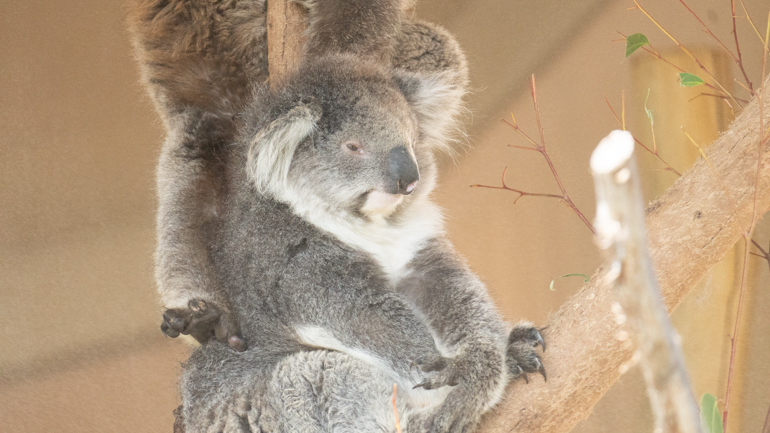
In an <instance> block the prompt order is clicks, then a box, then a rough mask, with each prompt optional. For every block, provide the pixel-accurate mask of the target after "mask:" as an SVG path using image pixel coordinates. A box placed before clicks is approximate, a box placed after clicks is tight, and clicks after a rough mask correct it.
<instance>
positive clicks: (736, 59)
mask: <svg viewBox="0 0 770 433" xmlns="http://www.w3.org/2000/svg"><path fill="white" fill-rule="evenodd" d="M679 3H681V4H682V6H684V7H685V9H687V11H688V12H690V14H692V16H693V17H695V19H696V20H697V21H698V22H699V23H700V25H701V26H702V27H703V28H704V29H705V30H706V33H708V34H709V35H710V36H711V37H712V38H714V40H715V41H717V43H718V44H719V45H720V46H721V47H722V48H723V49H724V50H725V51H726V52H727V54H729V55H730V57H732V58H733V61H734V62H735V64H736V65H738V68H740V70H741V73H743V79H744V80H746V84H747V85H748V86H749V92H750V93H751V96H754V85H753V84H752V83H751V80H749V76H748V74H746V70H745V69H744V68H743V58H742V57H741V47H740V45H739V44H738V31H737V29H736V26H735V0H730V4H731V6H732V10H733V35H734V36H735V49H736V50H737V51H738V55H737V56H736V55H735V54H733V52H732V51H730V49H729V48H727V46H726V45H725V44H723V43H722V41H721V40H719V38H718V37H717V35H715V34H714V32H712V31H711V29H710V28H709V26H707V25H706V23H704V22H703V20H701V19H700V17H699V16H698V15H697V14H696V13H695V11H693V10H692V9H690V6H688V5H687V3H685V1H684V0H679Z"/></svg>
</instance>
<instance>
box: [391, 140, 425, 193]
mask: <svg viewBox="0 0 770 433" xmlns="http://www.w3.org/2000/svg"><path fill="white" fill-rule="evenodd" d="M418 180H420V171H419V170H418V169H417V163H416V162H415V161H414V158H412V155H410V154H409V151H408V150H406V147H404V146H399V147H395V148H393V149H392V150H391V151H390V152H389V153H388V181H389V183H388V192H389V193H390V194H403V195H408V194H411V192H412V191H413V190H414V188H415V187H416V186H417V181H418Z"/></svg>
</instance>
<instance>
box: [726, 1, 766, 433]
mask: <svg viewBox="0 0 770 433" xmlns="http://www.w3.org/2000/svg"><path fill="white" fill-rule="evenodd" d="M768 40H770V13H768V19H767V30H766V31H765V46H764V48H765V51H767V45H768ZM762 54H763V55H762V76H763V77H764V76H765V72H766V70H767V56H765V55H764V51H763V52H762ZM766 83H767V82H766V81H764V82H763V83H762V87H761V89H760V90H759V94H758V95H757V100H758V103H759V131H760V133H759V137H758V138H757V169H756V172H755V177H754V199H753V205H752V211H751V224H750V225H749V228H748V230H746V231H744V232H743V271H742V272H741V288H740V291H739V295H738V307H737V310H736V313H735V324H734V325H733V334H732V336H731V337H730V363H729V367H728V370H727V388H726V390H725V411H724V413H723V414H722V430H723V431H724V432H725V433H726V432H727V415H728V414H729V409H730V391H732V383H733V371H734V368H735V359H736V348H737V346H738V327H739V326H740V320H741V313H742V312H743V295H744V293H745V291H746V290H745V289H746V279H747V275H748V268H749V240H750V239H751V234H752V233H753V231H754V226H755V225H756V222H757V220H758V218H759V202H758V197H759V179H760V175H761V173H762V145H763V144H764V143H765V141H766V137H765V135H764V134H765V132H764V131H765V123H764V122H765V113H764V112H765V110H764V95H765V84H766Z"/></svg>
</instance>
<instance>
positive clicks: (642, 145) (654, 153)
mask: <svg viewBox="0 0 770 433" xmlns="http://www.w3.org/2000/svg"><path fill="white" fill-rule="evenodd" d="M604 101H605V102H606V103H607V107H609V109H610V111H611V112H612V115H613V116H615V120H617V121H618V123H619V124H620V126H621V127H622V126H623V121H622V120H621V119H620V117H618V114H617V113H616V112H615V109H614V108H612V104H610V100H609V99H607V97H606V96H605V97H604ZM632 137H633V135H632ZM634 141H635V142H636V144H638V145H639V146H641V147H642V149H644V150H646V151H647V152H649V153H650V154H651V155H653V156H655V157H656V158H658V160H659V161H660V162H662V163H663V165H665V166H666V168H663V169H661V170H664V171H670V172H671V173H674V174H675V175H677V176H681V175H682V173H679V172H678V171H677V170H676V169H675V168H674V167H672V166H671V164H669V163H667V162H666V161H665V160H664V159H663V158H662V157H661V156H660V155H659V154H658V149H657V146H656V148H655V150H652V149H650V148H649V147H647V146H646V145H645V144H644V143H642V142H641V141H639V139H638V138H636V137H634Z"/></svg>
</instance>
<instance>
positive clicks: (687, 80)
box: [679, 72, 703, 87]
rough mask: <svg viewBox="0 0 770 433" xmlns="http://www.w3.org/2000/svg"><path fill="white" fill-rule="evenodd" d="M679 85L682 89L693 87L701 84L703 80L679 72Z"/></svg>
mask: <svg viewBox="0 0 770 433" xmlns="http://www.w3.org/2000/svg"><path fill="white" fill-rule="evenodd" d="M679 84H680V85H681V86H682V87H695V86H700V85H701V84H703V79H701V77H699V76H697V75H693V74H690V73H687V72H681V73H680V74H679Z"/></svg>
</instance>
